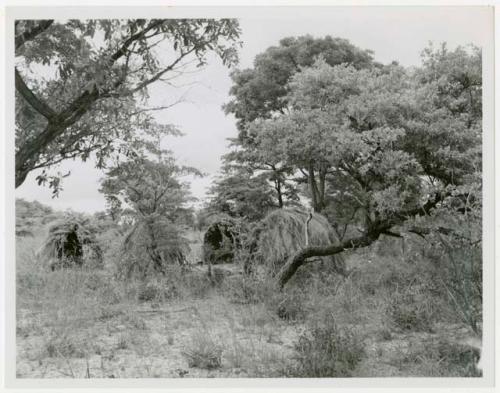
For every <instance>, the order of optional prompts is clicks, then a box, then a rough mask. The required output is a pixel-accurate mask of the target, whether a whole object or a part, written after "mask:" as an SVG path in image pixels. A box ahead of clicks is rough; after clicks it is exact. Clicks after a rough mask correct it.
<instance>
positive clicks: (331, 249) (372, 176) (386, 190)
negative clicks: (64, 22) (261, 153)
mask: <svg viewBox="0 0 500 393" xmlns="http://www.w3.org/2000/svg"><path fill="white" fill-rule="evenodd" d="M289 89H290V94H289V103H290V108H289V111H288V112H287V113H286V114H283V115H281V116H274V117H273V118H272V119H267V120H259V121H258V122H256V123H254V124H255V127H254V128H253V129H252V132H253V134H254V135H255V139H256V140H257V141H258V142H259V146H260V148H266V143H265V141H266V140H267V138H268V135H269V134H272V135H274V136H275V135H276V134H278V135H280V139H281V141H282V142H281V143H280V146H279V147H278V148H277V147H276V146H273V149H278V151H279V150H280V149H281V156H282V157H283V160H284V161H286V162H288V163H290V164H291V165H296V166H297V167H298V168H299V169H302V170H308V169H307V166H306V164H311V162H312V165H313V166H312V167H310V168H314V169H315V170H316V171H317V172H318V173H321V172H320V171H321V168H322V167H324V168H326V169H324V170H325V171H326V172H327V174H328V178H329V179H330V180H331V181H332V182H334V183H336V184H338V185H339V186H340V187H341V189H339V190H335V191H336V192H335V193H334V195H333V197H334V199H335V197H337V198H340V199H342V200H344V201H346V200H347V201H349V205H351V206H352V207H353V208H355V209H358V210H359V211H360V214H359V216H358V217H361V223H362V227H361V228H360V229H359V230H360V232H361V234H360V235H359V236H354V237H350V238H348V239H346V240H344V241H342V242H341V244H336V245H331V246H328V247H307V248H305V249H303V250H301V251H300V252H298V253H296V254H295V255H293V256H292V257H291V258H290V260H289V261H288V262H287V263H286V264H285V265H284V267H283V269H282V270H281V272H280V273H279V274H278V281H279V283H280V285H284V284H285V283H286V282H287V281H288V279H289V278H290V277H291V276H292V275H293V274H294V273H295V271H296V270H297V269H298V267H300V266H301V265H302V264H303V263H305V262H306V261H308V260H309V258H311V257H314V256H325V255H333V254H336V253H340V252H343V251H344V250H345V249H349V248H356V247H363V246H367V245H369V244H371V243H373V242H374V241H376V240H377V239H378V237H379V236H380V235H381V234H389V235H391V234H392V235H397V236H399V235H398V234H397V232H398V231H401V228H402V227H403V228H404V227H406V229H407V230H409V231H413V232H416V233H419V234H423V235H425V234H428V233H430V232H434V231H437V232H439V233H443V234H445V235H451V234H454V235H452V236H459V237H460V236H464V234H457V232H458V231H456V228H454V225H451V224H450V225H448V226H446V225H444V224H443V220H441V221H439V222H440V223H439V224H437V223H436V224H435V225H430V226H425V227H423V228H422V227H419V226H418V225H417V226H416V227H415V226H414V224H415V223H419V222H421V221H419V220H420V219H421V218H422V217H423V218H425V219H426V220H430V221H433V220H432V218H433V217H434V216H438V215H440V214H438V212H441V210H442V209H445V207H447V208H446V209H445V211H446V213H447V214H448V216H449V215H451V216H452V217H458V216H460V215H463V214H469V215H470V214H471V213H470V212H471V209H473V208H472V206H475V209H476V210H477V208H478V207H479V208H480V203H479V202H478V201H479V198H480V188H481V186H480V175H479V174H480V167H481V150H480V149H481V111H480V110H479V108H481V57H480V53H479V51H478V50H476V49H473V50H472V51H465V50H464V49H461V48H459V49H457V50H455V51H452V52H450V51H448V50H446V48H441V49H439V50H437V51H435V50H428V51H426V52H425V53H424V64H423V67H422V69H420V70H417V71H414V72H410V71H407V70H405V69H403V68H402V67H399V66H397V65H392V66H389V67H382V68H373V69H361V70H360V69H356V68H355V67H352V66H349V65H338V66H333V67H332V66H330V65H329V64H327V63H325V62H324V61H319V62H317V63H316V64H315V65H314V66H313V67H309V68H306V69H304V70H303V71H301V72H300V73H298V74H296V75H295V76H294V77H293V78H292V80H291V81H290V83H289ZM309 170H311V169H309ZM311 173H312V172H311ZM309 177H311V175H310V174H309ZM320 184H321V183H320ZM318 191H319V193H320V195H321V193H322V187H321V186H320V187H318ZM313 198H314V197H313ZM473 202H474V203H475V205H474V203H473ZM476 216H477V214H476ZM418 217H420V219H417V218H418ZM450 222H451V221H450ZM412 225H413V226H412ZM472 241H477V239H475V240H471V242H472Z"/></svg>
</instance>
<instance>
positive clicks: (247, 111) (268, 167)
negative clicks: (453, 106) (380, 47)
mask: <svg viewBox="0 0 500 393" xmlns="http://www.w3.org/2000/svg"><path fill="white" fill-rule="evenodd" d="M318 58H322V59H323V61H325V62H326V63H327V64H329V65H332V66H334V65H339V64H344V63H345V64H351V65H352V66H353V67H354V68H355V69H364V68H372V67H379V66H380V65H379V64H377V63H374V62H373V59H372V55H371V52H370V51H367V50H361V49H359V48H357V47H356V46H354V45H352V44H351V43H350V42H349V41H347V40H345V39H341V38H332V37H330V36H327V37H325V38H318V39H315V38H313V37H311V36H302V37H297V38H294V37H288V38H284V39H283V40H281V41H280V43H279V46H273V47H270V48H268V49H267V50H266V51H265V52H263V53H262V54H260V55H258V56H257V57H256V58H255V62H254V68H253V69H246V70H242V71H235V72H233V73H232V75H231V77H232V79H233V83H234V84H233V86H232V88H231V90H230V94H231V95H232V96H233V97H234V98H233V99H232V100H231V101H230V102H229V103H227V104H226V106H225V110H226V112H227V113H231V114H233V115H234V116H235V117H236V119H237V126H238V131H239V135H238V138H237V139H235V140H234V141H233V144H234V145H235V147H236V150H237V154H234V155H233V156H231V155H229V156H228V158H229V159H231V158H233V159H236V160H237V161H238V162H240V163H242V164H243V163H244V164H246V165H247V166H249V167H254V168H258V169H259V170H263V171H267V172H269V173H270V175H269V176H270V178H272V179H273V180H274V183H275V188H276V190H277V198H278V205H279V206H280V207H282V206H283V195H282V194H281V190H282V189H284V188H288V189H291V187H292V183H291V182H290V181H287V180H288V179H289V178H290V176H294V175H295V173H294V171H293V169H296V167H294V166H290V165H288V164H287V163H286V162H282V161H280V160H279V156H278V155H276V154H272V151H271V150H270V147H271V144H272V143H275V142H276V141H275V140H274V139H276V138H273V133H272V132H268V133H266V138H268V140H267V141H266V144H267V148H266V149H261V148H260V147H259V146H257V144H258V143H259V142H257V141H256V140H255V136H256V133H255V132H253V131H252V130H253V129H254V128H255V125H256V124H255V123H257V122H263V121H264V120H266V119H272V118H273V117H276V116H279V115H285V114H287V112H288V110H289V108H290V104H291V103H290V85H289V82H290V81H291V80H292V78H293V76H294V75H295V74H297V73H298V72H300V70H301V69H303V68H307V67H310V66H312V65H313V64H314V62H315V61H316V60H317V59H318ZM304 121H305V122H309V121H310V119H304ZM259 125H262V123H260V124H258V126H259ZM270 131H271V130H270ZM260 143H262V141H260ZM316 146H317V144H316ZM303 167H305V168H306V169H305V170H303V171H302V174H303V176H304V178H303V179H301V180H300V182H305V183H309V194H310V197H311V199H312V201H313V203H312V204H313V205H314V207H315V209H316V210H317V211H318V212H319V211H321V210H323V208H324V207H325V204H326V195H325V193H324V191H325V188H324V185H325V178H326V168H325V165H324V163H322V164H319V165H317V166H316V167H314V168H312V167H311V165H310V164H309V163H305V164H304V165H303ZM294 192H295V193H296V192H297V191H296V190H295V191H294Z"/></svg>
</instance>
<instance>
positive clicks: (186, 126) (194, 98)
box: [16, 7, 491, 213]
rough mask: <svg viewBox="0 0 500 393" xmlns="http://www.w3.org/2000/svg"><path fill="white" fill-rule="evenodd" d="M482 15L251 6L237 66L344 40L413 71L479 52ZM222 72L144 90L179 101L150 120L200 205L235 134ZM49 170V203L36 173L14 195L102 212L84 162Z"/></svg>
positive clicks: (486, 15) (483, 37)
mask: <svg viewBox="0 0 500 393" xmlns="http://www.w3.org/2000/svg"><path fill="white" fill-rule="evenodd" d="M490 12H491V10H489V9H488V8H487V7H331V8H328V9H325V8H323V9H314V7H309V8H304V9H301V10H300V12H298V11H297V9H295V10H294V9H291V8H290V9H281V10H277V9H274V10H270V9H266V10H265V12H262V9H258V8H253V9H251V12H247V13H245V16H244V17H242V18H240V19H239V20H240V26H241V29H242V36H241V40H242V41H243V47H242V48H241V50H240V54H239V56H240V63H239V65H238V68H241V69H243V68H248V67H252V63H253V60H254V58H255V56H256V55H257V54H259V53H261V52H263V51H265V50H266V49H267V48H268V47H269V46H273V45H277V44H278V43H279V40H280V39H282V38H284V37H289V36H300V35H305V34H310V35H312V36H314V37H324V36H326V35H330V36H332V37H340V38H346V39H348V40H349V41H350V42H351V43H352V44H354V45H356V46H358V47H360V48H362V49H371V50H372V51H373V52H374V58H375V60H376V61H379V62H381V63H390V62H391V61H393V60H396V61H398V62H399V64H401V65H403V66H418V65H419V64H420V53H421V51H422V50H423V49H424V48H425V47H427V46H428V45H429V43H430V42H433V43H434V44H435V45H438V44H439V43H441V42H446V43H447V45H448V46H449V47H450V48H454V47H456V46H457V45H466V44H469V43H472V44H475V45H477V46H480V47H481V46H484V45H485V43H486V42H487V41H488V40H489V39H491V37H490V36H489V32H490V31H491V30H490V29H491V23H490V22H491V17H490V16H491V13H490ZM229 73H230V70H229V69H228V68H226V67H224V66H223V65H222V64H221V62H220V61H219V60H218V59H217V58H215V57H210V58H209V64H208V65H207V67H205V68H204V69H203V70H201V71H198V72H196V73H193V74H189V75H187V76H185V77H183V78H184V80H180V81H178V83H179V84H181V85H182V86H180V87H178V88H172V87H168V86H165V85H164V84H162V83H158V84H155V85H153V86H152V87H151V88H150V91H149V93H150V101H149V104H150V105H151V106H160V105H166V104H169V103H172V102H174V101H176V100H177V99H178V98H180V97H182V99H183V102H181V103H179V104H177V105H175V106H173V107H172V108H170V109H168V110H166V111H161V112H155V117H156V119H157V120H158V121H159V122H162V123H166V124H175V125H176V126H177V127H178V128H179V129H180V130H181V131H182V132H183V133H184V136H182V137H169V138H167V139H166V140H165V141H164V147H166V148H168V149H170V150H172V152H173V154H174V156H175V157H176V158H177V160H178V162H179V163H180V164H182V165H189V166H193V167H196V168H198V169H199V170H201V171H202V172H203V173H205V174H206V176H205V177H203V178H185V179H184V180H185V181H187V182H189V183H190V185H191V191H192V193H193V195H194V196H195V197H196V198H198V200H199V203H200V204H201V203H202V202H203V201H204V200H205V199H206V196H207V189H208V187H209V186H210V184H211V182H212V181H213V179H214V178H215V177H216V176H217V173H218V171H219V169H220V165H221V160H220V158H221V156H222V155H223V154H224V153H226V152H227V151H228V141H227V138H232V137H235V136H236V135H237V131H236V126H235V120H234V118H233V117H232V116H227V115H225V114H224V112H223V110H222V105H223V104H224V103H226V102H228V101H229V100H230V97H229V94H228V92H229V89H230V87H231V79H230V77H229ZM56 170H59V171H61V172H62V173H66V172H67V171H71V175H70V176H69V177H67V178H65V179H64V183H63V191H62V192H61V193H60V195H59V197H58V198H52V195H51V190H49V189H48V188H47V187H41V186H38V185H37V184H36V181H35V178H36V176H37V174H38V172H33V173H31V174H30V175H29V176H28V178H27V179H26V181H25V182H24V184H23V185H21V186H20V187H19V188H18V189H16V197H18V198H24V199H26V200H38V201H39V202H41V203H44V204H47V205H49V206H52V207H53V208H55V209H61V210H64V209H68V208H71V209H72V210H75V211H83V212H89V213H92V212H96V211H102V210H104V209H105V202H104V197H103V196H102V195H101V194H100V193H99V191H98V190H99V181H100V179H101V178H102V176H103V172H102V171H100V170H98V169H96V168H94V165H93V163H92V162H87V163H82V162H80V161H66V162H64V163H63V164H62V165H61V166H60V167H59V168H58V169H56Z"/></svg>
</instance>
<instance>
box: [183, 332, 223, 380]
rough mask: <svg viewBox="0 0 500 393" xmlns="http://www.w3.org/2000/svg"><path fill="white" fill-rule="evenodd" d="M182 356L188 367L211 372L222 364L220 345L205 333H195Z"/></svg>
mask: <svg viewBox="0 0 500 393" xmlns="http://www.w3.org/2000/svg"><path fill="white" fill-rule="evenodd" d="M182 354H183V355H184V357H185V358H186V359H187V362H188V366H189V367H198V368H204V369H207V370H211V369H215V368H219V367H220V366H221V363H222V347H221V345H219V344H218V343H217V342H216V341H215V339H214V338H213V337H212V336H210V334H209V333H208V332H205V331H200V332H197V333H195V334H194V335H193V337H192V339H191V342H190V343H189V345H188V346H187V347H186V348H185V349H184V351H183V352H182Z"/></svg>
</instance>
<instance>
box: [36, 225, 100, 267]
mask: <svg viewBox="0 0 500 393" xmlns="http://www.w3.org/2000/svg"><path fill="white" fill-rule="evenodd" d="M39 255H40V257H42V258H44V259H46V260H47V261H48V263H49V266H50V268H51V269H52V270H55V269H58V268H66V267H72V266H82V265H83V264H84V263H85V264H86V265H89V266H93V267H98V266H101V265H102V250H101V248H100V246H99V244H98V242H97V238H96V229H95V228H93V227H92V226H91V225H90V224H89V223H88V222H87V220H83V219H80V218H78V217H75V216H67V217H64V218H62V219H59V220H57V221H56V222H54V223H53V224H52V225H51V226H50V227H49V231H48V234H47V238H46V240H45V242H44V246H43V247H42V249H41V251H40V253H39Z"/></svg>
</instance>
